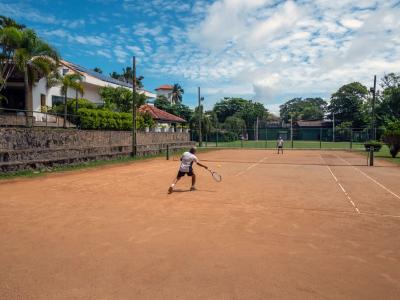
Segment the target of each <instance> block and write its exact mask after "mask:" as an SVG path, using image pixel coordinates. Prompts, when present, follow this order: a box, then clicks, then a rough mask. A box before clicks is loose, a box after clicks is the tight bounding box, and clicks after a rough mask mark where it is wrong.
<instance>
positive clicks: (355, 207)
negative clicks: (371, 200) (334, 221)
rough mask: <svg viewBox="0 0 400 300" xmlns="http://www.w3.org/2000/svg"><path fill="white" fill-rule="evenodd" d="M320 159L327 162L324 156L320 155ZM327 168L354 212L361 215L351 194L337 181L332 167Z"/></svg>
mask: <svg viewBox="0 0 400 300" xmlns="http://www.w3.org/2000/svg"><path fill="white" fill-rule="evenodd" d="M320 158H321V160H322V161H323V162H325V160H324V158H323V157H322V155H320ZM326 167H327V168H328V170H329V172H330V173H331V175H332V177H333V179H334V180H335V182H336V184H337V185H338V186H339V187H340V189H341V190H342V192H343V193H344V195H345V196H346V198H347V200H348V201H349V203H350V204H351V205H352V206H353V208H354V210H355V211H356V212H357V214H360V213H361V212H360V210H359V209H358V207H357V205H356V204H355V203H354V201H353V200H352V199H351V197H350V195H349V193H348V192H347V191H346V189H345V188H344V187H343V185H342V184H341V183H340V181H339V179H337V177H336V176H335V174H334V173H333V171H332V169H331V167H330V166H329V165H326Z"/></svg>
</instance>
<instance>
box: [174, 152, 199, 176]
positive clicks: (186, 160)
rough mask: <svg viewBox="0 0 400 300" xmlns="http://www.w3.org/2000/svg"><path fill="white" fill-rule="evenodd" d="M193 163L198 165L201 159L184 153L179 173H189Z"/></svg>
mask: <svg viewBox="0 0 400 300" xmlns="http://www.w3.org/2000/svg"><path fill="white" fill-rule="evenodd" d="M193 162H196V163H198V162H199V159H198V158H197V157H196V155H194V154H192V153H190V152H185V153H183V155H182V157H181V166H180V167H179V171H181V172H189V170H190V168H191V167H192V165H193Z"/></svg>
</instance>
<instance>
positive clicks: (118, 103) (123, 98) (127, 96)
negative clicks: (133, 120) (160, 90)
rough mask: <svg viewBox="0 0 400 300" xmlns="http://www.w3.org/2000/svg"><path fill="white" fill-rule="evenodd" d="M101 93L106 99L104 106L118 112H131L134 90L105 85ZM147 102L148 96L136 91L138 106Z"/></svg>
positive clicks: (104, 99) (103, 98)
mask: <svg viewBox="0 0 400 300" xmlns="http://www.w3.org/2000/svg"><path fill="white" fill-rule="evenodd" d="M99 94H100V96H101V98H102V100H103V101H104V108H106V109H108V110H111V111H116V112H131V111H132V103H133V93H132V90H130V89H127V88H123V87H117V88H113V87H103V88H101V89H100V91H99ZM145 102H146V96H145V95H143V94H138V93H136V108H139V107H140V106H141V105H143V104H144V103H145Z"/></svg>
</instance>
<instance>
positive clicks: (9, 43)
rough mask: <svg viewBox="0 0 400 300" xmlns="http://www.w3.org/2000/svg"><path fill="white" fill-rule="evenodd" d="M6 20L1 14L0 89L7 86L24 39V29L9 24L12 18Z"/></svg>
mask: <svg viewBox="0 0 400 300" xmlns="http://www.w3.org/2000/svg"><path fill="white" fill-rule="evenodd" d="M3 18H5V17H3ZM6 21H7V22H6ZM6 21H4V20H3V19H2V17H1V16H0V91H1V90H2V89H3V88H5V86H6V83H7V81H8V79H9V78H10V76H11V75H12V74H13V72H14V69H15V63H14V62H13V60H14V56H15V50H16V49H17V48H19V45H20V44H21V41H22V30H20V29H19V28H18V27H16V26H15V27H14V26H11V25H9V23H11V21H10V20H6ZM11 24H12V23H11Z"/></svg>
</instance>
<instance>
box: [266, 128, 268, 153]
mask: <svg viewBox="0 0 400 300" xmlns="http://www.w3.org/2000/svg"><path fill="white" fill-rule="evenodd" d="M265 149H268V129H267V127H265Z"/></svg>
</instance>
